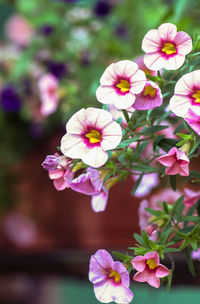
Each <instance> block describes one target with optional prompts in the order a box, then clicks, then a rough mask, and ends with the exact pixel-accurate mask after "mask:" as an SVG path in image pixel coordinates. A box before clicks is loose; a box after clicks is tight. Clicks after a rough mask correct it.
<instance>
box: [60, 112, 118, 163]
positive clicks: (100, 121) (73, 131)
mask: <svg viewBox="0 0 200 304" xmlns="http://www.w3.org/2000/svg"><path fill="white" fill-rule="evenodd" d="M66 130H67V133H66V134H65V135H64V136H63V138H62V140H61V151H62V153H63V154H64V155H66V156H68V157H71V158H75V159H76V158H80V159H82V161H83V162H84V163H85V164H87V165H89V166H91V167H95V168H97V167H100V166H102V165H103V164H105V162H106V161H107V159H108V154H107V152H106V151H107V150H111V149H114V148H115V147H116V146H117V145H118V144H119V143H120V141H121V138H122V130H121V127H120V125H119V124H118V123H116V122H115V121H113V119H112V115H111V114H110V113H109V112H108V111H105V110H101V109H96V108H88V109H81V110H80V111H78V112H77V113H75V114H74V115H73V116H72V117H71V118H70V120H69V121H68V123H67V125H66Z"/></svg>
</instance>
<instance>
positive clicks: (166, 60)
mask: <svg viewBox="0 0 200 304" xmlns="http://www.w3.org/2000/svg"><path fill="white" fill-rule="evenodd" d="M142 50H143V51H144V52H145V53H146V54H145V55H144V63H145V65H146V66H147V67H148V68H149V69H151V70H156V71H157V70H160V69H161V68H165V69H167V70H176V69H178V68H180V67H181V66H182V64H183V63H184V61H185V55H187V54H188V53H190V52H191V50H192V39H191V38H190V36H189V35H188V34H187V33H185V32H178V33H177V28H176V26H175V25H174V24H171V23H164V24H161V25H160V26H159V28H158V29H157V30H156V29H153V30H150V31H149V32H148V33H147V34H146V35H145V36H144V38H143V41H142Z"/></svg>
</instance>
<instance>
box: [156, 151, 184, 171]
mask: <svg viewBox="0 0 200 304" xmlns="http://www.w3.org/2000/svg"><path fill="white" fill-rule="evenodd" d="M158 161H159V162H160V163H161V164H162V165H163V166H165V167H167V168H166V170H165V173H166V174H167V175H176V174H180V175H182V176H188V175H189V166H188V164H189V162H190V160H189V158H188V156H187V155H186V153H185V152H183V151H181V150H178V149H177V148H176V147H173V148H172V149H171V150H169V152H168V154H165V155H162V156H160V157H159V158H158Z"/></svg>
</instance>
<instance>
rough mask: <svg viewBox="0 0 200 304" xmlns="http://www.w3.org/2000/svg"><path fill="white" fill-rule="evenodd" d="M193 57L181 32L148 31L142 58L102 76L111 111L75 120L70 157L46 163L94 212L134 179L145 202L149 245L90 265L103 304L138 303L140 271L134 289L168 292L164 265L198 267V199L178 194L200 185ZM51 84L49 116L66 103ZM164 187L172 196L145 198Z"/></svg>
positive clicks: (143, 241) (67, 146)
mask: <svg viewBox="0 0 200 304" xmlns="http://www.w3.org/2000/svg"><path fill="white" fill-rule="evenodd" d="M192 48H193V46H192V39H191V38H190V36H189V35H188V34H187V33H185V32H183V31H180V32H177V28H176V26H175V25H174V24H171V23H165V24H162V25H160V26H159V28H158V29H153V30H150V31H149V32H148V33H147V34H146V35H145V36H144V39H143V41H142V50H143V51H144V52H145V54H144V56H143V57H139V58H136V60H135V61H131V60H122V61H118V62H115V63H112V64H110V65H109V66H108V67H107V68H106V70H105V71H104V73H103V75H102V76H101V78H100V85H99V87H98V88H97V90H96V97H97V100H98V101H99V102H100V103H101V104H103V109H98V108H93V107H89V108H86V109H85V108H82V109H81V110H79V111H78V112H76V113H75V114H73V116H72V117H71V118H70V119H69V121H68V122H67V124H66V134H65V135H64V136H63V137H62V139H61V145H60V148H59V150H60V151H61V152H62V155H60V156H59V155H58V154H55V155H51V156H48V157H47V158H46V160H45V161H44V162H43V167H44V168H45V169H46V170H48V172H49V177H50V178H51V179H53V180H54V186H55V187H56V189H57V190H63V189H65V188H67V187H68V188H71V189H72V190H74V191H77V192H80V193H83V194H86V195H90V196H91V204H92V209H93V210H94V211H95V212H100V211H104V210H105V208H106V205H107V200H108V191H109V190H110V189H111V188H112V187H113V186H114V185H115V184H116V183H118V182H119V181H124V180H126V178H127V177H128V176H129V175H130V176H132V180H133V181H134V185H133V189H132V191H131V194H132V195H135V196H137V197H139V198H142V201H141V204H140V207H139V226H140V228H141V235H139V234H134V237H135V240H136V241H137V244H136V245H135V246H134V247H130V248H129V249H130V250H133V251H134V254H133V255H123V254H119V253H115V255H116V256H118V257H119V258H120V259H121V260H122V263H121V262H114V261H113V259H112V257H111V256H110V254H109V253H108V252H107V251H106V250H98V251H97V252H96V253H95V254H94V255H92V257H91V259H90V270H89V280H90V281H91V282H92V283H93V284H94V293H95V296H96V298H97V299H98V300H99V301H100V302H102V303H109V302H111V301H115V302H116V303H130V302H131V301H132V299H133V293H132V291H131V290H130V287H129V286H130V278H129V273H130V272H131V271H134V270H136V271H137V272H136V273H135V274H134V276H133V280H134V281H137V282H147V283H148V284H149V285H151V286H152V287H155V288H158V287H159V286H160V278H163V279H162V282H164V281H168V285H170V284H171V277H172V273H173V267H174V266H173V264H172V268H171V270H169V269H168V268H167V267H165V266H164V265H162V264H160V258H162V259H163V258H164V257H165V255H167V253H168V252H172V251H180V250H183V249H186V250H187V251H188V254H187V257H188V259H190V261H189V263H192V260H191V257H192V251H194V252H197V250H198V248H199V246H200V237H199V233H200V220H199V217H198V216H199V211H198V210H199V198H200V194H199V191H198V192H196V191H195V190H192V189H190V186H189V185H188V184H187V186H185V188H184V189H177V190H176V188H180V185H181V183H180V181H184V184H185V183H188V182H190V181H193V179H194V178H196V179H197V181H199V179H200V174H199V172H196V171H190V168H189V165H190V162H191V160H192V159H193V158H195V157H196V156H198V154H199V146H200V139H199V134H200V107H199V105H200V81H199V79H200V70H194V71H192V72H191V70H190V69H189V62H190V60H193V59H192V58H193V57H195V56H197V55H198V52H197V53H195V51H196V50H195V49H192ZM192 50H193V54H191V55H189V56H190V57H189V56H188V59H187V61H185V59H186V55H187V54H189V53H190V52H191V51H192ZM178 69H179V70H178ZM176 70H178V72H176ZM187 72H189V73H187ZM179 78H180V79H179ZM52 80H53V79H51V84H49V88H48V89H47V92H46V93H44V92H43V89H42V87H44V88H45V87H46V86H45V85H44V86H43V85H40V87H41V94H45V95H46V96H48V99H49V102H48V103H45V102H44V103H43V105H44V107H45V105H46V107H50V109H49V111H51V108H52V107H54V108H55V107H56V105H57V99H56V96H58V95H57V89H58V88H57V84H56V83H55V82H54V84H53V83H52ZM44 84H45V81H44ZM174 85H175V87H174ZM173 89H174V93H173ZM45 95H43V96H45ZM47 111H48V110H47ZM180 118H181V120H182V123H181V124H180V123H179V121H180ZM180 132H181V133H180ZM179 138H181V140H179ZM191 166H192V164H191ZM160 178H163V180H165V181H166V183H167V184H168V186H167V188H165V189H162V190H160V191H159V192H158V193H157V194H154V195H152V196H150V197H147V195H149V194H151V191H152V190H154V189H155V188H156V187H157V186H158V185H159V184H161V181H160ZM182 184H183V183H182ZM169 185H170V186H171V188H172V189H170V188H168V187H169ZM181 193H183V194H184V195H182V196H181ZM185 228H186V230H187V233H185V230H184V229H185ZM188 231H189V232H188ZM180 244H181V245H180ZM173 246H176V247H177V248H176V250H174V248H173ZM193 256H195V254H194V253H193Z"/></svg>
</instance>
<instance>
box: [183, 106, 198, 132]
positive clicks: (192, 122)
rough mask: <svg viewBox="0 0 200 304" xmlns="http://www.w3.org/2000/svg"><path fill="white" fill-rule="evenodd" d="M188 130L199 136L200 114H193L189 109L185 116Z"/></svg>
mask: <svg viewBox="0 0 200 304" xmlns="http://www.w3.org/2000/svg"><path fill="white" fill-rule="evenodd" d="M185 120H186V121H187V123H188V125H189V126H190V128H192V129H193V130H194V131H195V132H196V133H197V134H198V135H200V114H199V115H197V114H195V113H194V112H193V111H192V110H190V109H189V111H188V113H187V116H186V117H185Z"/></svg>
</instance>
